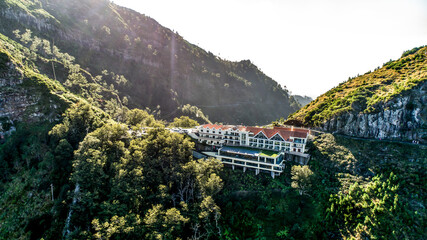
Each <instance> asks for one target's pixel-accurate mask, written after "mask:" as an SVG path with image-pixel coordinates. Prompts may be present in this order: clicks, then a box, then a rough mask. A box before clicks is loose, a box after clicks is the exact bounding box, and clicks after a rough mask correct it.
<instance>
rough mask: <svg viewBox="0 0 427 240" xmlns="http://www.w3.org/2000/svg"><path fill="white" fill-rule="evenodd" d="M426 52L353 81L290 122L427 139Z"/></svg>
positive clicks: (416, 51) (354, 132) (406, 56)
mask: <svg viewBox="0 0 427 240" xmlns="http://www.w3.org/2000/svg"><path fill="white" fill-rule="evenodd" d="M426 54H427V47H419V48H414V49H412V50H409V51H406V52H405V53H404V54H403V55H402V57H401V58H400V59H398V60H395V61H390V62H388V63H386V64H384V66H383V67H381V68H378V69H376V70H375V71H373V72H368V73H365V74H364V75H362V76H358V77H355V78H351V79H349V80H348V81H345V82H343V83H341V84H340V85H339V86H337V87H335V88H333V89H331V90H329V91H328V92H326V93H325V94H323V95H321V96H320V97H318V98H317V99H316V100H314V101H312V102H311V103H310V104H308V105H307V106H305V107H304V108H302V109H301V110H299V111H297V112H296V113H294V114H292V115H291V116H290V117H289V118H288V122H293V123H299V124H302V125H307V126H314V127H318V128H320V129H323V130H325V131H329V132H337V133H343V134H347V135H352V136H359V137H369V138H382V139H384V138H389V139H396V140H417V141H426V140H427V122H426V120H427V108H426V105H427V97H426V96H427V56H426Z"/></svg>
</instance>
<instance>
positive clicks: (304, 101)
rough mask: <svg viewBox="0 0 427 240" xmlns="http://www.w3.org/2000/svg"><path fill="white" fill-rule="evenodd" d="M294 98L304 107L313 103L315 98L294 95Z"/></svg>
mask: <svg viewBox="0 0 427 240" xmlns="http://www.w3.org/2000/svg"><path fill="white" fill-rule="evenodd" d="M293 97H294V99H295V100H296V101H297V102H298V103H299V104H300V105H301V106H302V107H304V106H305V105H307V104H309V103H310V102H311V101H313V98H311V97H309V96H301V95H293Z"/></svg>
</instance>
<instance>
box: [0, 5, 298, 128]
mask: <svg viewBox="0 0 427 240" xmlns="http://www.w3.org/2000/svg"><path fill="white" fill-rule="evenodd" d="M7 2H8V3H9V5H13V4H12V3H15V5H14V6H13V7H9V8H7V10H2V11H1V12H0V17H1V19H2V21H5V22H8V23H11V24H5V26H3V32H5V33H6V35H7V36H9V37H11V38H14V36H13V34H12V32H13V31H14V30H16V29H19V30H21V32H23V31H25V29H26V28H28V29H31V30H32V31H33V33H34V34H35V35H36V36H38V37H42V38H45V39H49V40H51V41H55V45H58V47H59V48H61V49H62V50H63V51H64V52H67V53H70V54H71V55H72V56H75V58H76V63H78V64H79V65H81V66H82V67H83V68H85V69H87V70H90V72H92V74H100V73H101V72H102V71H103V70H105V69H108V70H109V71H113V72H115V73H118V74H121V75H123V76H124V77H125V78H126V79H128V80H129V81H128V83H129V84H128V85H127V86H116V88H117V90H118V91H119V94H120V96H121V97H124V96H126V97H127V98H128V100H129V106H131V107H138V108H145V107H149V108H151V109H155V108H158V106H160V116H161V117H162V118H165V119H167V120H168V119H172V118H173V117H175V116H177V115H181V114H182V111H181V110H178V111H177V109H178V108H179V109H182V108H183V106H185V105H187V104H190V105H192V106H196V107H198V106H200V107H199V108H200V109H201V110H202V111H203V112H204V113H205V114H206V115H208V116H209V118H210V120H211V121H214V122H215V121H218V122H225V123H238V124H240V123H245V124H249V125H251V124H263V123H268V122H271V121H272V120H274V119H277V118H278V117H279V116H283V115H288V114H290V113H291V112H294V111H295V110H296V109H297V107H296V106H295V104H294V100H293V99H292V98H290V95H289V93H288V92H287V90H286V89H283V88H282V87H281V86H280V84H278V83H277V82H275V81H274V80H273V79H271V78H270V77H268V76H266V75H265V74H264V73H262V72H261V71H260V70H259V69H258V67H256V66H255V65H253V64H252V62H251V61H249V60H242V61H238V62H231V61H227V60H223V59H220V58H219V57H217V56H215V55H213V54H212V53H211V52H206V51H205V50H203V49H201V48H199V47H197V46H196V45H194V44H191V43H189V42H188V41H186V40H185V39H183V38H182V37H181V36H180V35H178V34H177V33H174V32H172V31H171V30H170V29H168V28H165V27H163V26H161V25H160V24H159V23H158V22H157V21H155V20H154V19H152V18H149V17H147V16H145V15H143V14H140V13H138V12H136V11H133V10H130V9H127V8H124V7H120V6H117V5H115V4H113V3H111V2H109V1H104V0H97V1H91V2H87V1H81V0H74V1H63V0H56V1H46V0H42V1H38V4H36V5H32V6H30V7H26V8H23V7H22V6H21V7H20V5H19V4H18V3H21V2H23V1H18V0H8V1H7ZM24 2H25V1H24ZM21 5H22V4H21ZM28 9H32V10H28ZM34 9H35V10H34ZM37 14H38V15H37ZM35 15H37V16H38V17H35ZM40 16H41V17H40ZM40 18H42V19H40ZM73 20H75V21H73ZM17 22H18V23H19V24H17ZM42 30H43V31H42ZM101 60H102V61H101ZM46 73H47V74H50V76H51V75H52V74H51V73H49V72H46ZM51 77H53V76H51ZM110 83H112V84H114V83H113V82H109V84H110ZM233 103H245V104H244V105H243V106H233V105H232V104H233ZM203 106H211V107H203ZM212 106H213V107H212ZM220 116H222V117H220Z"/></svg>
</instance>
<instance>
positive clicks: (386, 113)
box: [321, 82, 427, 142]
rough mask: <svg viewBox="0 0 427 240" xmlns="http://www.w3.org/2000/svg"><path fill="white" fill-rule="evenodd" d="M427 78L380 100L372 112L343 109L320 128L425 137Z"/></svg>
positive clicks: (379, 135) (387, 136)
mask: <svg viewBox="0 0 427 240" xmlns="http://www.w3.org/2000/svg"><path fill="white" fill-rule="evenodd" d="M426 105H427V82H424V83H423V84H421V85H420V86H419V87H417V88H413V89H411V90H410V91H408V92H406V93H405V94H402V95H401V96H398V97H396V98H394V99H392V100H391V101H388V102H386V103H383V104H382V106H378V107H377V109H381V111H379V112H374V113H359V114H357V113H354V112H347V113H343V114H341V115H339V116H337V117H335V118H332V119H331V120H329V121H327V122H325V123H324V124H323V125H322V126H321V129H322V130H324V131H327V132H333V133H340V134H345V135H350V136H357V137H364V138H377V139H393V140H404V141H408V140H416V141H421V142H426V140H427V121H426V119H427V109H426Z"/></svg>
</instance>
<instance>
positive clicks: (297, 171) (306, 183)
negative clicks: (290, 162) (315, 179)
mask: <svg viewBox="0 0 427 240" xmlns="http://www.w3.org/2000/svg"><path fill="white" fill-rule="evenodd" d="M291 175H292V177H291V179H292V184H291V186H292V187H293V188H295V189H298V192H299V194H300V195H303V194H307V191H308V189H309V188H310V187H311V177H312V175H313V172H312V171H311V170H310V168H309V167H308V166H307V165H305V166H302V167H301V166H299V165H296V166H292V170H291Z"/></svg>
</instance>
